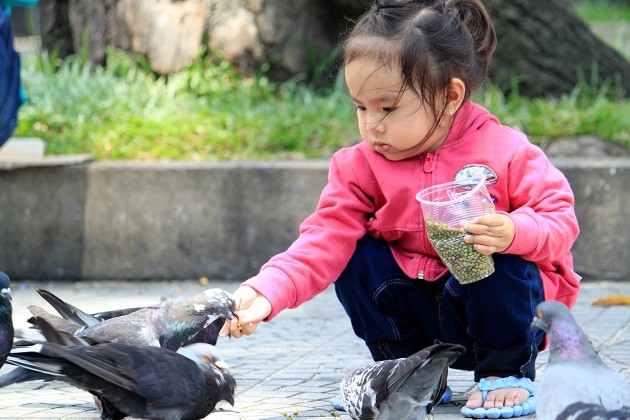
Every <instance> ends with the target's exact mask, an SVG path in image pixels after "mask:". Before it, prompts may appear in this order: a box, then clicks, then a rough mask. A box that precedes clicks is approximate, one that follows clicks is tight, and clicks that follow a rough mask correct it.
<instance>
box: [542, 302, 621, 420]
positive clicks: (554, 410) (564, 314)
mask: <svg viewBox="0 0 630 420" xmlns="http://www.w3.org/2000/svg"><path fill="white" fill-rule="evenodd" d="M532 328H540V329H542V330H543V331H545V332H546V333H547V335H548V337H549V364H548V366H547V368H546V369H545V371H544V372H543V374H542V377H541V379H540V385H539V387H538V395H537V397H536V405H537V408H536V418H538V419H542V420H546V419H615V418H616V419H630V384H629V383H628V381H627V380H626V379H625V378H624V377H623V376H622V375H621V374H620V373H619V372H616V371H614V370H612V369H611V368H610V367H608V366H606V364H604V362H603V361H602V360H601V359H600V357H599V356H598V355H597V353H596V351H595V349H594V348H593V346H592V344H591V342H590V341H589V339H588V337H587V336H586V335H585V334H584V332H583V331H582V329H581V328H580V327H579V326H578V324H577V322H576V321H575V319H574V318H573V315H572V314H571V312H570V311H569V308H567V307H566V306H565V305H564V304H562V303H560V302H556V301H545V302H541V303H540V304H539V305H538V307H537V312H536V316H535V317H534V320H533V321H532Z"/></svg>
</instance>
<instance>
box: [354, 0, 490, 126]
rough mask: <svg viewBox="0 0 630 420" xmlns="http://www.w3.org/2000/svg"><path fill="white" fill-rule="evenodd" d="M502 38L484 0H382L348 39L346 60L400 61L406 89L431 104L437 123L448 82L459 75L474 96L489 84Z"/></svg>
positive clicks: (359, 22)
mask: <svg viewBox="0 0 630 420" xmlns="http://www.w3.org/2000/svg"><path fill="white" fill-rule="evenodd" d="M496 43H497V40H496V34H495V31H494V26H493V24H492V21H491V20H490V17H489V15H488V12H487V11H486V9H485V7H484V6H483V4H482V3H481V1H480V0H424V1H423V0H376V1H375V2H374V3H373V5H372V7H371V9H370V10H368V11H367V12H366V13H365V14H364V15H363V17H361V19H360V20H359V21H358V22H357V24H356V25H355V26H354V28H353V29H352V31H351V32H350V34H349V36H348V38H347V39H346V41H345V43H344V64H348V63H350V62H351V61H353V60H355V59H357V58H361V57H368V58H372V59H375V60H376V61H377V62H378V63H381V64H382V65H390V66H392V67H394V66H396V65H397V66H398V68H399V69H400V70H401V76H402V81H403V86H402V88H401V92H402V90H404V89H406V88H409V89H411V90H412V91H413V92H414V93H416V94H417V95H418V97H419V98H421V99H422V101H423V102H426V103H427V104H429V106H430V108H431V109H432V110H433V113H434V116H435V119H436V124H437V123H438V121H439V119H440V116H441V115H443V113H444V110H445V106H446V98H445V97H444V96H443V95H441V94H443V93H444V88H446V87H448V86H449V85H450V81H451V79H453V78H459V79H461V80H462V81H463V82H464V84H465V86H466V92H465V97H464V99H468V98H469V97H470V94H471V92H473V91H475V90H476V89H478V88H479V87H481V86H482V85H483V84H484V82H485V80H486V77H487V73H488V64H489V62H490V59H491V58H492V54H493V53H494V50H495V47H496ZM438 102H444V103H438Z"/></svg>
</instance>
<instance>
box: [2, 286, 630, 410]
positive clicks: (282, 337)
mask: <svg viewBox="0 0 630 420" xmlns="http://www.w3.org/2000/svg"><path fill="white" fill-rule="evenodd" d="M237 285H238V284H237V283H236V282H223V281H222V282H213V283H211V284H210V285H209V286H203V285H201V284H200V283H199V282H197V281H193V280H190V281H173V282H170V281H146V280H143V281H138V282H133V281H83V282H76V283H71V282H58V281H56V282H34V281H23V282H14V284H13V290H14V298H13V305H14V322H15V324H16V327H21V328H26V327H27V326H28V324H27V323H26V319H27V318H28V316H29V314H28V310H27V306H28V305H31V304H35V305H39V306H41V307H43V308H46V309H49V310H52V308H50V307H49V306H48V304H47V303H46V302H44V301H43V299H41V297H39V295H38V294H37V293H36V292H35V289H37V288H44V289H48V290H50V291H52V292H54V293H55V294H57V295H58V296H60V297H61V298H62V299H65V300H67V301H68V302H70V303H73V304H75V305H77V306H79V307H82V308H84V309H87V308H89V310H90V311H99V310H105V309H116V308H124V307H130V306H139V305H148V304H151V303H154V302H157V301H158V300H159V299H160V297H161V296H182V295H186V296H190V295H193V294H195V293H198V292H199V291H201V290H202V289H204V288H206V287H221V288H224V289H225V290H228V291H233V290H234V289H235V288H236V287H237ZM612 294H630V281H628V282H588V283H583V284H582V292H581V294H580V297H579V299H578V303H577V305H576V307H575V308H574V310H573V313H574V315H575V317H576V319H578V322H580V324H581V325H582V327H583V329H584V330H585V332H586V333H587V334H588V335H589V337H590V338H591V340H592V341H593V343H594V345H595V346H596V348H598V349H599V351H600V354H601V355H602V357H603V358H604V360H606V361H607V362H609V363H610V365H611V366H612V367H613V368H615V369H617V370H619V371H620V372H622V374H624V375H625V376H626V377H628V378H629V379H630V316H629V311H628V307H604V306H591V305H589V303H590V302H591V301H592V300H594V299H596V298H600V297H604V296H608V295H612ZM218 346H219V347H220V348H221V350H222V351H223V353H224V357H225V358H226V359H227V362H228V364H229V365H230V367H231V369H232V372H233V374H234V376H235V378H236V380H237V390H236V404H235V407H232V406H230V405H229V404H227V403H224V402H222V403H220V404H219V405H218V406H217V410H216V411H215V412H214V413H212V414H210V415H209V416H208V417H207V418H208V419H246V420H250V419H251V420H258V419H264V420H287V419H303V418H317V419H330V420H348V419H349V417H348V416H347V415H346V414H345V413H343V412H338V411H335V410H334V409H333V408H332V406H331V405H330V403H329V399H330V398H331V397H333V396H336V395H337V394H338V392H339V382H340V381H341V379H342V378H343V376H344V374H345V372H346V370H347V369H348V368H351V367H353V366H356V365H359V364H364V363H368V362H369V361H370V360H371V359H370V354H369V352H368V351H367V349H366V348H365V345H364V344H363V343H362V341H361V340H359V339H358V338H357V337H355V336H354V334H353V333H352V329H351V327H350V322H349V320H348V319H347V316H346V314H345V312H344V311H343V308H342V307H341V305H340V304H339V303H338V302H337V300H336V297H335V293H334V290H332V288H329V289H327V290H325V291H324V292H322V293H321V294H320V295H319V296H317V297H316V298H315V299H313V300H312V301H310V302H307V303H305V304H304V305H302V306H301V307H300V308H297V309H295V310H288V311H285V312H283V313H281V314H280V315H279V316H278V317H277V318H276V319H274V320H273V321H272V322H269V323H263V324H261V325H260V326H259V327H258V329H257V331H256V333H255V334H254V335H252V336H251V337H245V338H242V339H239V340H235V339H230V338H221V339H220V341H219V343H218ZM547 361H548V353H547V352H542V353H541V354H540V355H539V357H538V360H537V372H538V375H539V376H538V377H540V374H541V373H542V372H543V371H544V369H545V367H546V364H547ZM8 369H11V367H10V366H5V367H3V368H2V371H3V372H4V371H8ZM449 386H450V387H451V389H452V390H453V393H454V395H453V399H452V403H451V404H448V405H445V406H439V407H437V408H436V409H435V410H434V412H433V414H434V418H435V419H436V420H448V419H458V420H461V419H463V417H461V415H460V414H459V409H460V407H461V405H462V404H463V403H465V401H466V398H467V394H468V392H470V390H471V389H472V388H473V387H474V383H473V375H472V372H465V371H458V370H454V369H451V370H450V372H449ZM0 407H2V409H1V410H0V419H18V418H25V419H49V418H50V419H86V418H89V419H96V418H98V417H99V414H98V412H97V411H96V408H95V407H94V404H93V400H92V396H91V395H90V394H88V393H86V392H84V391H81V390H78V389H75V388H72V387H69V386H68V385H66V384H65V383H63V382H47V383H44V382H42V381H35V382H31V383H24V384H16V385H12V386H9V387H5V388H3V389H0Z"/></svg>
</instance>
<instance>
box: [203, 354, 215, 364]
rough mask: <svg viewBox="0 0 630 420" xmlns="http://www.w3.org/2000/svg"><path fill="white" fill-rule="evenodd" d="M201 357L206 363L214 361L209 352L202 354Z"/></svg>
mask: <svg viewBox="0 0 630 420" xmlns="http://www.w3.org/2000/svg"><path fill="white" fill-rule="evenodd" d="M201 358H202V359H203V361H204V362H206V363H208V364H212V363H214V359H213V358H212V356H210V355H209V354H204V355H203V356H202V357H201Z"/></svg>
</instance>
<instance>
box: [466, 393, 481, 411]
mask: <svg viewBox="0 0 630 420" xmlns="http://www.w3.org/2000/svg"><path fill="white" fill-rule="evenodd" d="M482 405H483V397H482V394H481V391H479V390H475V391H473V392H472V393H471V394H470V396H469V397H468V401H466V407H468V408H473V409H474V408H479V407H481V406H482Z"/></svg>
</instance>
